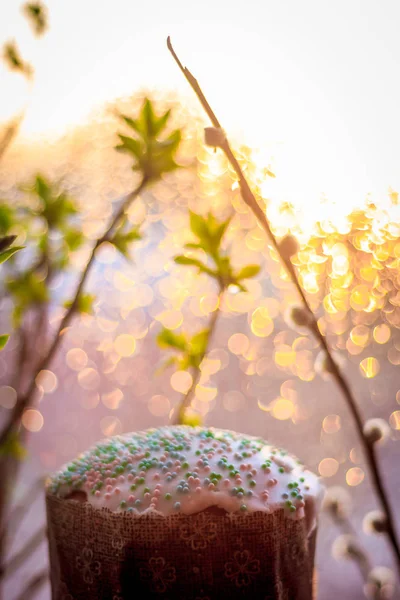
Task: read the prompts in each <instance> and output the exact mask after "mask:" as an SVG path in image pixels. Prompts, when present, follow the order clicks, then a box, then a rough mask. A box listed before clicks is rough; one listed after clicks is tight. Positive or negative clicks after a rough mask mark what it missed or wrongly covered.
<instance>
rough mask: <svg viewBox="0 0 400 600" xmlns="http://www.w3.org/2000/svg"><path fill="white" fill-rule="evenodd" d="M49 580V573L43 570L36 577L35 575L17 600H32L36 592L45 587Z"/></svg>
mask: <svg viewBox="0 0 400 600" xmlns="http://www.w3.org/2000/svg"><path fill="white" fill-rule="evenodd" d="M48 579H49V572H48V571H47V569H43V571H40V572H39V573H37V574H36V575H34V576H33V577H32V578H31V579H30V580H29V581H28V583H27V584H26V586H25V588H24V589H23V590H22V592H21V593H20V595H19V596H18V597H17V599H16V600H31V598H34V597H35V594H36V592H37V591H38V590H39V589H40V588H41V587H42V585H44V584H45V583H46V582H47V581H48Z"/></svg>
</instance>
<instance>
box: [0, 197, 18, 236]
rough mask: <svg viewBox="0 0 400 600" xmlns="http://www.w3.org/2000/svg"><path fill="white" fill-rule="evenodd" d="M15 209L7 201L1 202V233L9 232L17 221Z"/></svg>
mask: <svg viewBox="0 0 400 600" xmlns="http://www.w3.org/2000/svg"><path fill="white" fill-rule="evenodd" d="M14 213H15V211H14V210H13V209H12V208H11V207H10V206H9V205H8V204H5V203H1V204H0V233H1V234H7V233H8V232H9V230H10V229H11V227H12V225H13V224H14V222H15V214H14Z"/></svg>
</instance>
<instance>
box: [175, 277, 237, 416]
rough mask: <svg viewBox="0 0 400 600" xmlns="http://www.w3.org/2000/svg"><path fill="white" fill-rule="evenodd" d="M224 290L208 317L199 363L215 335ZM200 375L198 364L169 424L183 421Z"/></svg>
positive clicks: (222, 288)
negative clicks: (206, 334)
mask: <svg viewBox="0 0 400 600" xmlns="http://www.w3.org/2000/svg"><path fill="white" fill-rule="evenodd" d="M225 291H226V288H225V287H220V292H219V296H218V306H217V308H216V309H215V310H214V312H213V313H212V314H211V317H210V321H209V324H208V331H209V333H208V338H207V346H206V348H205V349H204V352H203V354H202V356H201V359H200V363H199V364H201V363H202V361H203V360H204V358H205V357H206V355H207V354H208V351H209V348H210V345H211V341H212V339H213V337H214V335H215V329H216V326H217V321H218V318H219V317H220V315H221V308H220V307H221V302H222V299H223V296H224V293H225ZM200 376H201V370H200V366H199V367H198V368H197V369H195V371H194V373H193V378H192V383H191V385H190V388H189V389H188V391H187V392H186V394H185V395H184V396H183V398H182V400H181V402H180V404H179V405H178V407H177V410H176V412H175V416H174V417H173V418H172V419H171V424H172V425H180V424H182V423H183V421H184V416H185V412H186V410H187V409H188V408H189V406H190V404H191V402H192V399H193V396H194V394H195V391H196V387H197V384H198V383H199V380H200Z"/></svg>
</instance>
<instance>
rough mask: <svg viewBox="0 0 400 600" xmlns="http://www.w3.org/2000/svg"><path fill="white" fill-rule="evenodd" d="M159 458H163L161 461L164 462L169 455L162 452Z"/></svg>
mask: <svg viewBox="0 0 400 600" xmlns="http://www.w3.org/2000/svg"><path fill="white" fill-rule="evenodd" d="M159 460H161V462H164V461H166V460H167V457H166V456H165V454H161V456H160V458H159Z"/></svg>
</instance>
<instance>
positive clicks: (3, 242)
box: [0, 235, 17, 252]
mask: <svg viewBox="0 0 400 600" xmlns="http://www.w3.org/2000/svg"><path fill="white" fill-rule="evenodd" d="M16 239H17V236H16V235H6V236H5V237H3V238H0V252H3V251H4V250H7V248H9V247H10V246H11V244H13V243H14V242H15V240H16Z"/></svg>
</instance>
